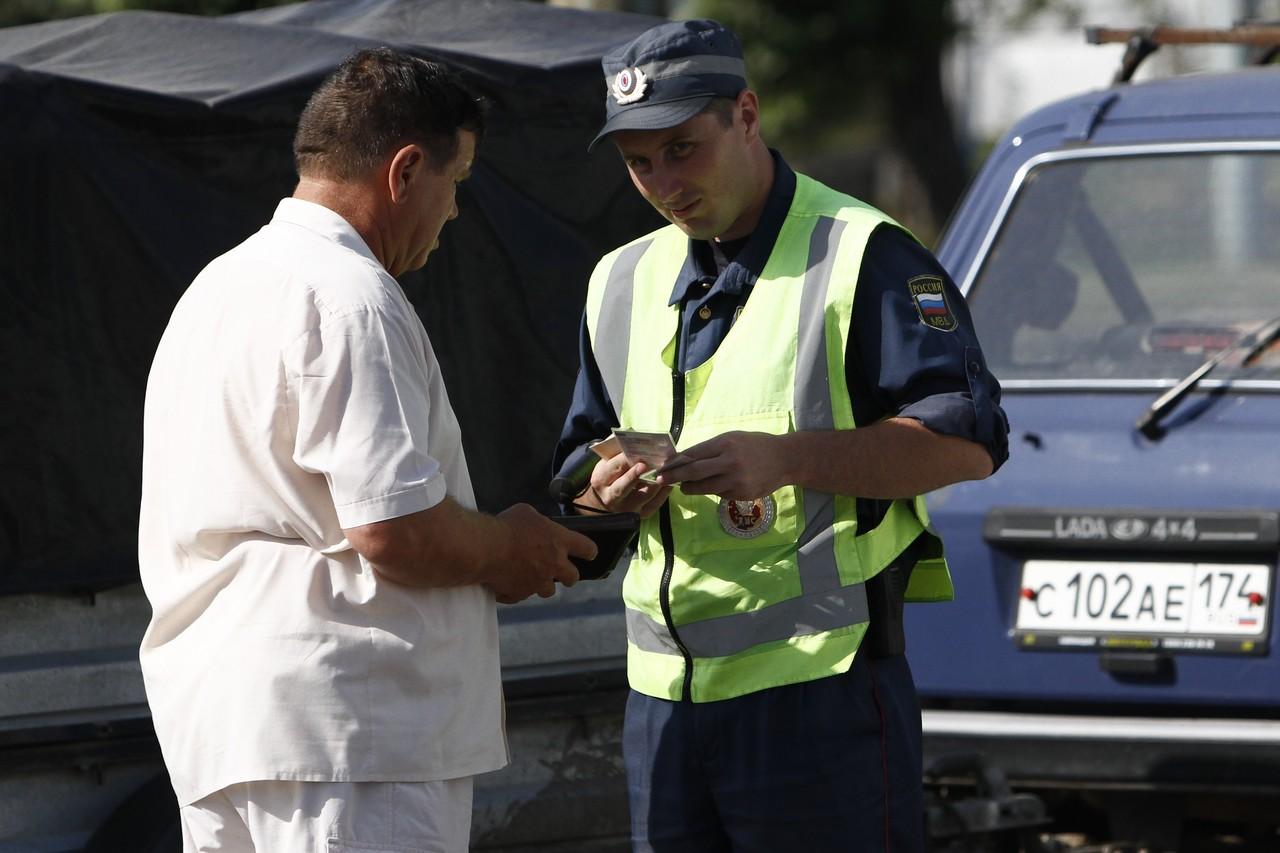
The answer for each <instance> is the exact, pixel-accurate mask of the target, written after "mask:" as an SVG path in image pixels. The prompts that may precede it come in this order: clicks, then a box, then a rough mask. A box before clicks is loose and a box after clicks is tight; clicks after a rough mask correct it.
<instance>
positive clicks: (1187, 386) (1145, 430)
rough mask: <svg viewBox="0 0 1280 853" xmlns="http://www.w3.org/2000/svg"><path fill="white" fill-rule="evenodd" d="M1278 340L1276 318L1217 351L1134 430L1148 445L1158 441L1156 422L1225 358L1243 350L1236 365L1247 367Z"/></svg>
mask: <svg viewBox="0 0 1280 853" xmlns="http://www.w3.org/2000/svg"><path fill="white" fill-rule="evenodd" d="M1278 337H1280V317H1275V318H1274V319H1272V320H1269V321H1268V322H1267V323H1266V324H1265V325H1263V326H1262V327H1261V328H1260V329H1258V330H1257V331H1256V332H1254V333H1253V334H1249V335H1244V336H1243V337H1241V338H1240V339H1239V340H1238V341H1236V342H1235V343H1233V344H1232V345H1231V346H1229V347H1227V348H1225V349H1221V350H1218V352H1216V353H1214V354H1213V355H1212V356H1210V357H1209V358H1208V359H1207V360H1206V361H1205V363H1204V364H1202V365H1200V366H1199V367H1197V368H1196V369H1195V370H1193V371H1191V372H1190V373H1188V374H1187V376H1186V378H1185V379H1183V380H1182V381H1181V382H1179V383H1178V384H1177V385H1174V386H1173V387H1172V388H1170V389H1169V390H1168V391H1166V392H1165V393H1163V394H1161V395H1160V396H1159V397H1157V398H1156V399H1155V400H1154V401H1152V403H1151V405H1150V406H1148V407H1147V410H1146V411H1145V412H1143V413H1142V417H1140V418H1138V420H1137V422H1136V423H1134V425H1133V426H1134V428H1135V429H1137V430H1138V432H1140V433H1142V434H1143V435H1145V436H1146V437H1147V438H1149V439H1151V440H1152V441H1155V440H1156V439H1159V438H1160V436H1162V435H1164V430H1163V429H1162V428H1161V426H1160V421H1161V420H1163V419H1164V417H1165V415H1167V414H1169V413H1170V412H1172V411H1173V410H1174V408H1175V407H1177V405H1178V404H1179V403H1181V402H1182V400H1183V398H1184V397H1186V396H1187V395H1188V394H1190V393H1191V392H1192V391H1194V390H1195V388H1196V386H1197V385H1199V384H1200V380H1201V379H1204V378H1205V377H1206V376H1208V375H1209V372H1210V371H1212V370H1213V369H1214V368H1215V367H1217V366H1218V365H1219V364H1221V363H1222V362H1223V360H1224V359H1226V358H1227V356H1230V355H1233V354H1234V353H1237V352H1240V351H1241V350H1243V351H1244V357H1243V358H1241V359H1240V363H1241V364H1242V365H1244V364H1248V363H1249V360H1250V359H1252V358H1253V357H1254V356H1256V355H1257V354H1258V353H1260V352H1262V351H1263V350H1264V349H1266V348H1267V346H1268V345H1270V344H1271V342H1272V341H1274V340H1275V339H1276V338H1278Z"/></svg>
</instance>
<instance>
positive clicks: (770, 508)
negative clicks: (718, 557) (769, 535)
mask: <svg viewBox="0 0 1280 853" xmlns="http://www.w3.org/2000/svg"><path fill="white" fill-rule="evenodd" d="M777 515H778V504H777V503H776V502H775V501H774V500H773V495H765V496H764V497H762V498H756V499H755V500H753V501H732V500H727V499H721V501H720V527H721V528H723V529H724V532H725V533H728V534H729V535H730V536H736V537H738V538H739V539H755V538H756V537H757V536H759V535H760V534H762V533H765V532H767V531H768V530H769V528H770V527H773V520H774V519H775V518H776V517H777Z"/></svg>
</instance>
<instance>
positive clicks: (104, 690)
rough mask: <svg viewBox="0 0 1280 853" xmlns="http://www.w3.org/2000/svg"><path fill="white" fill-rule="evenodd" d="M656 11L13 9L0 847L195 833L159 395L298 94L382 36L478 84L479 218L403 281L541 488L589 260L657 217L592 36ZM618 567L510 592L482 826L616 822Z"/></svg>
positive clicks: (2, 319)
mask: <svg viewBox="0 0 1280 853" xmlns="http://www.w3.org/2000/svg"><path fill="white" fill-rule="evenodd" d="M654 23H656V19H653V18H650V17H646V16H641V15H630V14H621V13H600V12H586V11H580V10H573V9H562V8H555V7H549V6H545V5H542V4H539V3H531V2H521V0H476V2H468V3H454V2H449V1H448V0H317V2H311V3H298V4H294V5H288V6H281V7H275V8H270V9H265V10H260V11H256V12H248V13H243V14H237V15H229V16H223V17H217V18H207V17H194V16H186V15H175V14H162V13H154V12H122V13H116V14H107V15H98V16H92V17H85V18H74V19H69V20H62V21H53V22H48V23H44V24H35V25H29V26H20V27H11V28H6V29H0V199H2V200H3V201H2V203H0V291H2V292H3V294H4V303H5V308H4V310H3V311H0V359H2V360H3V363H4V364H5V365H6V369H5V370H4V372H3V378H2V379H0V389H2V390H0V400H2V401H3V402H2V403H0V471H3V475H2V476H0V851H18V850H20V851H24V853H28V851H43V853H54V851H73V850H76V851H78V850H91V851H104V853H105V851H110V853H120V851H129V853H151V851H156V853H159V851H168V850H176V849H178V848H177V847H175V846H174V845H175V843H176V841H175V840H176V835H175V833H176V810H175V807H174V802H173V794H172V791H171V790H170V788H169V785H168V780H167V777H166V776H165V775H164V768H163V765H162V763H161V762H160V757H159V751H158V747H157V744H156V741H155V737H154V733H153V731H152V729H151V722H150V716H149V713H148V710H147V705H146V697H145V695H144V693H143V687H142V680H141V676H140V672H139V668H138V662H137V647H138V643H139V641H140V639H141V637H142V633H143V631H144V630H145V628H146V625H147V621H148V619H149V617H150V609H149V607H148V605H147V602H146V600H145V597H144V596H143V595H142V592H141V588H140V586H139V585H138V581H137V576H138V575H137V556H136V552H137V545H136V541H137V540H136V537H137V515H138V502H139V493H140V459H141V447H140V443H141V425H142V400H143V391H144V388H145V384H146V377H147V371H148V369H149V367H150V362H151V356H152V354H153V353H154V351H155V346H156V343H157V342H158V340H159V337H160V333H161V332H162V331H163V329H164V327H165V324H166V322H167V320H168V316H169V313H170V311H171V310H172V307H173V305H174V303H175V302H176V300H177V298H178V296H179V295H180V294H181V293H182V291H183V290H184V288H185V287H186V286H187V285H188V284H189V283H190V281H191V279H192V278H193V277H194V276H195V274H196V273H197V272H199V270H200V269H201V268H202V267H203V266H204V264H206V263H207V262H208V261H210V260H211V259H212V258H214V257H216V256H217V255H219V254H221V253H222V252H224V251H226V250H227V249H229V248H231V247H232V246H234V245H236V244H237V243H239V242H240V241H241V240H243V239H244V238H245V237H247V236H248V235H250V234H251V233H253V232H254V231H256V230H257V229H258V228H259V227H261V226H262V225H263V224H264V223H265V222H266V221H268V220H269V219H270V217H271V212H272V210H273V209H274V207H275V204H276V202H277V201H278V199H280V198H281V197H284V196H287V195H289V194H290V193H291V192H292V190H293V185H294V182H295V181H296V176H295V174H294V169H293V163H292V155H291V141H292V136H293V130H294V125H295V123H296V120H297V116H298V114H299V112H300V111H301V109H302V106H303V104H304V103H305V101H306V99H307V97H308V96H309V94H310V93H311V91H312V90H313V89H314V88H315V87H316V85H318V84H319V82H320V81H321V80H322V79H323V78H324V76H325V75H326V74H327V73H328V72H330V71H331V70H332V69H333V68H335V67H336V66H337V64H338V63H339V62H341V61H342V59H343V58H345V57H346V56H347V55H349V54H350V53H352V52H354V51H355V50H357V49H359V48H361V47H368V46H376V45H381V44H387V45H391V46H394V47H398V48H401V49H405V50H408V51H410V52H412V53H414V54H416V55H419V56H423V57H425V58H428V59H432V60H436V61H440V62H444V63H446V64H447V65H449V66H451V67H453V68H455V69H458V70H459V71H460V72H461V73H462V74H463V75H464V76H465V77H466V79H467V80H468V81H469V82H470V83H471V84H472V85H473V86H474V87H475V88H476V89H477V90H479V91H480V92H481V93H482V94H483V95H484V96H485V97H486V98H487V99H488V101H489V102H490V105H491V112H490V115H489V119H488V130H487V133H486V136H485V138H484V140H483V143H482V145H481V148H480V154H479V158H478V162H477V163H476V166H475V169H474V176H473V178H472V179H471V180H469V181H467V183H466V184H465V185H464V186H463V187H462V188H461V190H460V192H459V196H458V205H459V208H460V210H461V215H460V216H459V218H458V219H457V220H456V221H454V222H452V223H451V224H450V225H449V226H448V227H447V228H446V229H445V230H444V233H443V235H442V238H441V242H440V248H439V250H438V251H437V252H436V253H435V254H433V256H432V261H431V263H430V265H428V266H427V267H426V268H425V269H424V270H421V271H419V272H417V273H413V274H409V275H407V276H405V277H404V278H403V280H402V284H403V285H404V287H405V290H406V292H407V293H408V295H409V297H410V299H411V300H412V301H413V302H414V304H415V306H416V308H417V309H418V311H419V313H420V315H421V317H422V320H423V322H424V324H425V325H426V327H427V329H428V331H429V333H430V335H431V338H432V341H433V343H434V346H435V349H436V352H437V353H438V355H439V357H440V359H441V362H442V369H443V373H444V375H445V379H446V384H447V386H448V391H449V396H450V398H451V400H452V403H453V406H454V408H455V410H456V411H457V413H458V417H459V420H460V422H461V424H462V427H463V433H464V442H465V445H466V450H467V456H468V461H469V464H470V469H471V472H472V477H473V479H474V483H475V490H476V495H477V499H478V501H479V504H480V506H481V508H482V509H486V510H490V511H497V510H500V509H502V508H503V507H505V506H507V505H509V504H511V503H514V502H516V501H529V502H532V503H534V504H535V505H537V506H539V507H541V508H544V509H545V510H547V511H548V512H552V511H554V510H555V505H554V503H553V501H552V499H551V498H550V497H549V496H548V495H547V493H546V487H547V480H548V479H549V476H550V454H551V449H552V448H553V447H554V445H555V441H556V437H557V435H558V433H559V428H560V423H561V420H562V418H563V413H564V411H565V409H566V407H567V405H568V399H569V396H570V394H571V392H572V387H573V379H574V375H575V373H576V370H577V325H578V320H579V317H580V315H581V310H582V303H583V299H584V295H585V290H586V282H587V279H588V276H589V274H590V271H591V268H592V266H593V264H594V263H595V261H596V260H597V258H598V257H599V256H600V255H602V254H603V253H605V252H606V251H608V250H610V249H611V248H613V247H614V246H616V245H618V244H620V243H623V242H626V241H627V240H629V239H631V238H632V237H634V236H635V235H636V234H639V233H643V232H644V231H647V230H650V229H652V228H653V227H654V226H655V223H656V220H657V217H656V214H655V213H654V212H653V211H652V210H651V209H650V208H649V207H648V205H646V204H645V203H644V202H643V200H641V199H640V198H639V196H638V195H637V194H636V193H635V192H634V190H632V189H631V187H630V185H629V184H628V183H627V182H626V176H625V172H624V170H622V169H621V168H619V166H618V164H617V162H615V161H614V160H612V159H610V157H609V152H600V153H597V154H596V155H595V156H593V157H591V156H588V155H587V152H586V146H587V143H588V142H590V140H591V138H592V136H593V135H594V133H595V131H596V129H597V127H598V126H599V124H600V122H601V121H602V115H603V89H602V84H601V81H600V71H599V58H600V55H601V53H602V52H603V51H605V50H606V49H608V48H610V47H612V46H613V45H616V44H619V43H621V42H625V41H627V40H629V39H630V38H632V37H634V36H635V35H636V34H638V33H639V32H641V31H643V30H644V29H647V28H648V27H650V26H652V25H653V24H654ZM619 582H620V577H612V578H610V579H609V580H607V581H604V582H599V583H593V584H585V583H584V584H582V585H580V586H579V587H578V588H577V589H574V590H569V591H567V593H566V594H563V595H560V596H557V597H556V598H555V599H553V600H549V601H541V600H538V601H536V602H530V603H527V604H524V605H521V606H518V607H511V608H502V609H501V612H500V622H501V629H500V630H501V632H502V637H501V641H502V648H503V665H504V668H503V674H504V683H505V690H506V694H507V698H508V722H509V733H510V746H511V750H512V754H513V760H514V764H513V765H512V766H511V767H509V768H508V769H507V770H506V771H503V772H501V773H497V774H490V775H487V776H485V777H482V778H481V779H480V781H479V782H478V786H477V794H476V818H475V826H474V832H473V841H474V843H475V845H476V849H493V850H497V849H506V848H514V847H520V846H521V845H524V846H528V845H536V844H542V843H550V842H551V841H558V842H565V843H570V842H573V841H574V840H575V839H576V840H582V843H584V844H586V843H590V844H591V845H594V846H595V847H596V849H609V846H608V845H609V844H612V843H616V842H617V841H618V839H619V838H625V835H626V831H627V829H626V828H627V818H626V813H625V808H626V806H625V802H626V798H625V792H624V787H623V782H622V770H621V759H620V756H619V753H618V749H617V739H618V730H619V728H620V719H621V709H622V701H621V693H620V689H621V685H622V684H623V676H622V661H623V657H624V655H625V640H624V634H623V629H622V605H621V600H620V595H619V592H618V585H619ZM178 846H180V845H178Z"/></svg>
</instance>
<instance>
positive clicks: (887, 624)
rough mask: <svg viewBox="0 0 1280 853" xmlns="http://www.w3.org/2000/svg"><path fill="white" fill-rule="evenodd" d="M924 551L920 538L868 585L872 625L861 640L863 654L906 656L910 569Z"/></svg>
mask: <svg viewBox="0 0 1280 853" xmlns="http://www.w3.org/2000/svg"><path fill="white" fill-rule="evenodd" d="M922 538H923V537H922ZM923 549H924V543H923V542H922V541H921V539H917V540H916V541H915V542H912V543H911V544H910V545H908V546H907V548H906V550H905V551H903V552H902V553H901V554H899V555H898V557H897V558H896V559H895V560H894V561H893V562H892V563H890V564H889V565H888V566H886V567H885V568H884V569H882V570H881V571H880V573H879V574H877V575H876V576H875V577H873V578H872V579H871V580H869V581H867V583H866V590H867V607H868V610H869V611H870V614H871V625H870V626H869V627H868V628H867V635H866V636H865V637H863V639H862V651H863V652H865V653H867V654H869V655H871V657H873V658H887V657H893V656H895V655H901V654H906V651H907V637H906V633H905V632H904V630H903V624H902V605H903V603H904V602H905V600H906V595H907V582H908V581H910V580H911V570H912V568H914V567H915V564H916V561H917V559H918V558H919V556H920V553H921V551H923Z"/></svg>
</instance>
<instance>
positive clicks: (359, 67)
mask: <svg viewBox="0 0 1280 853" xmlns="http://www.w3.org/2000/svg"><path fill="white" fill-rule="evenodd" d="M459 130H469V131H472V132H474V133H475V134H476V136H477V137H478V136H480V135H481V134H483V132H484V103H483V102H482V101H481V99H480V98H479V97H477V96H476V94H475V93H474V92H472V91H471V90H470V89H469V88H467V86H466V84H465V83H463V82H462V78H461V77H459V76H458V75H457V74H455V73H454V72H452V71H450V70H449V69H447V68H445V67H444V66H443V65H440V64H439V63H435V62H429V61H427V60H425V59H420V58H418V57H416V56H410V55H408V54H405V53H400V52H398V51H395V50H391V49H390V48H386V47H378V48H371V49H367V50H361V51H359V52H358V53H355V54H352V55H351V56H350V57H348V58H347V59H346V60H345V61H344V62H343V63H342V64H341V65H339V66H338V69H337V70H336V71H334V72H333V74H332V75H330V76H329V78H328V79H327V80H325V81H324V83H322V84H320V88H319V89H317V90H316V91H315V94H313V95H312V96H311V99H310V100H309V101H307V106H306V108H305V109H303V111H302V117H301V118H299V119H298V131H297V133H296V134H295V135H294V137H293V159H294V165H295V166H296V167H297V169H298V175H299V176H303V175H314V176H318V177H324V178H330V179H333V180H352V179H354V178H358V177H361V176H363V175H365V174H367V173H368V172H369V171H371V170H372V169H373V168H374V167H376V166H377V165H378V163H380V162H381V161H382V158H384V157H386V156H387V155H388V154H390V153H391V152H392V151H393V150H395V149H396V148H397V147H399V146H402V145H407V144H409V143H416V144H418V145H421V146H422V147H423V148H425V149H426V151H427V154H428V158H429V159H430V160H431V163H432V166H433V167H434V168H436V169H442V168H444V167H445V166H446V165H448V164H449V163H450V162H451V161H452V160H453V158H454V157H455V156H457V153H458V131H459ZM477 141H479V140H477Z"/></svg>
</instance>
